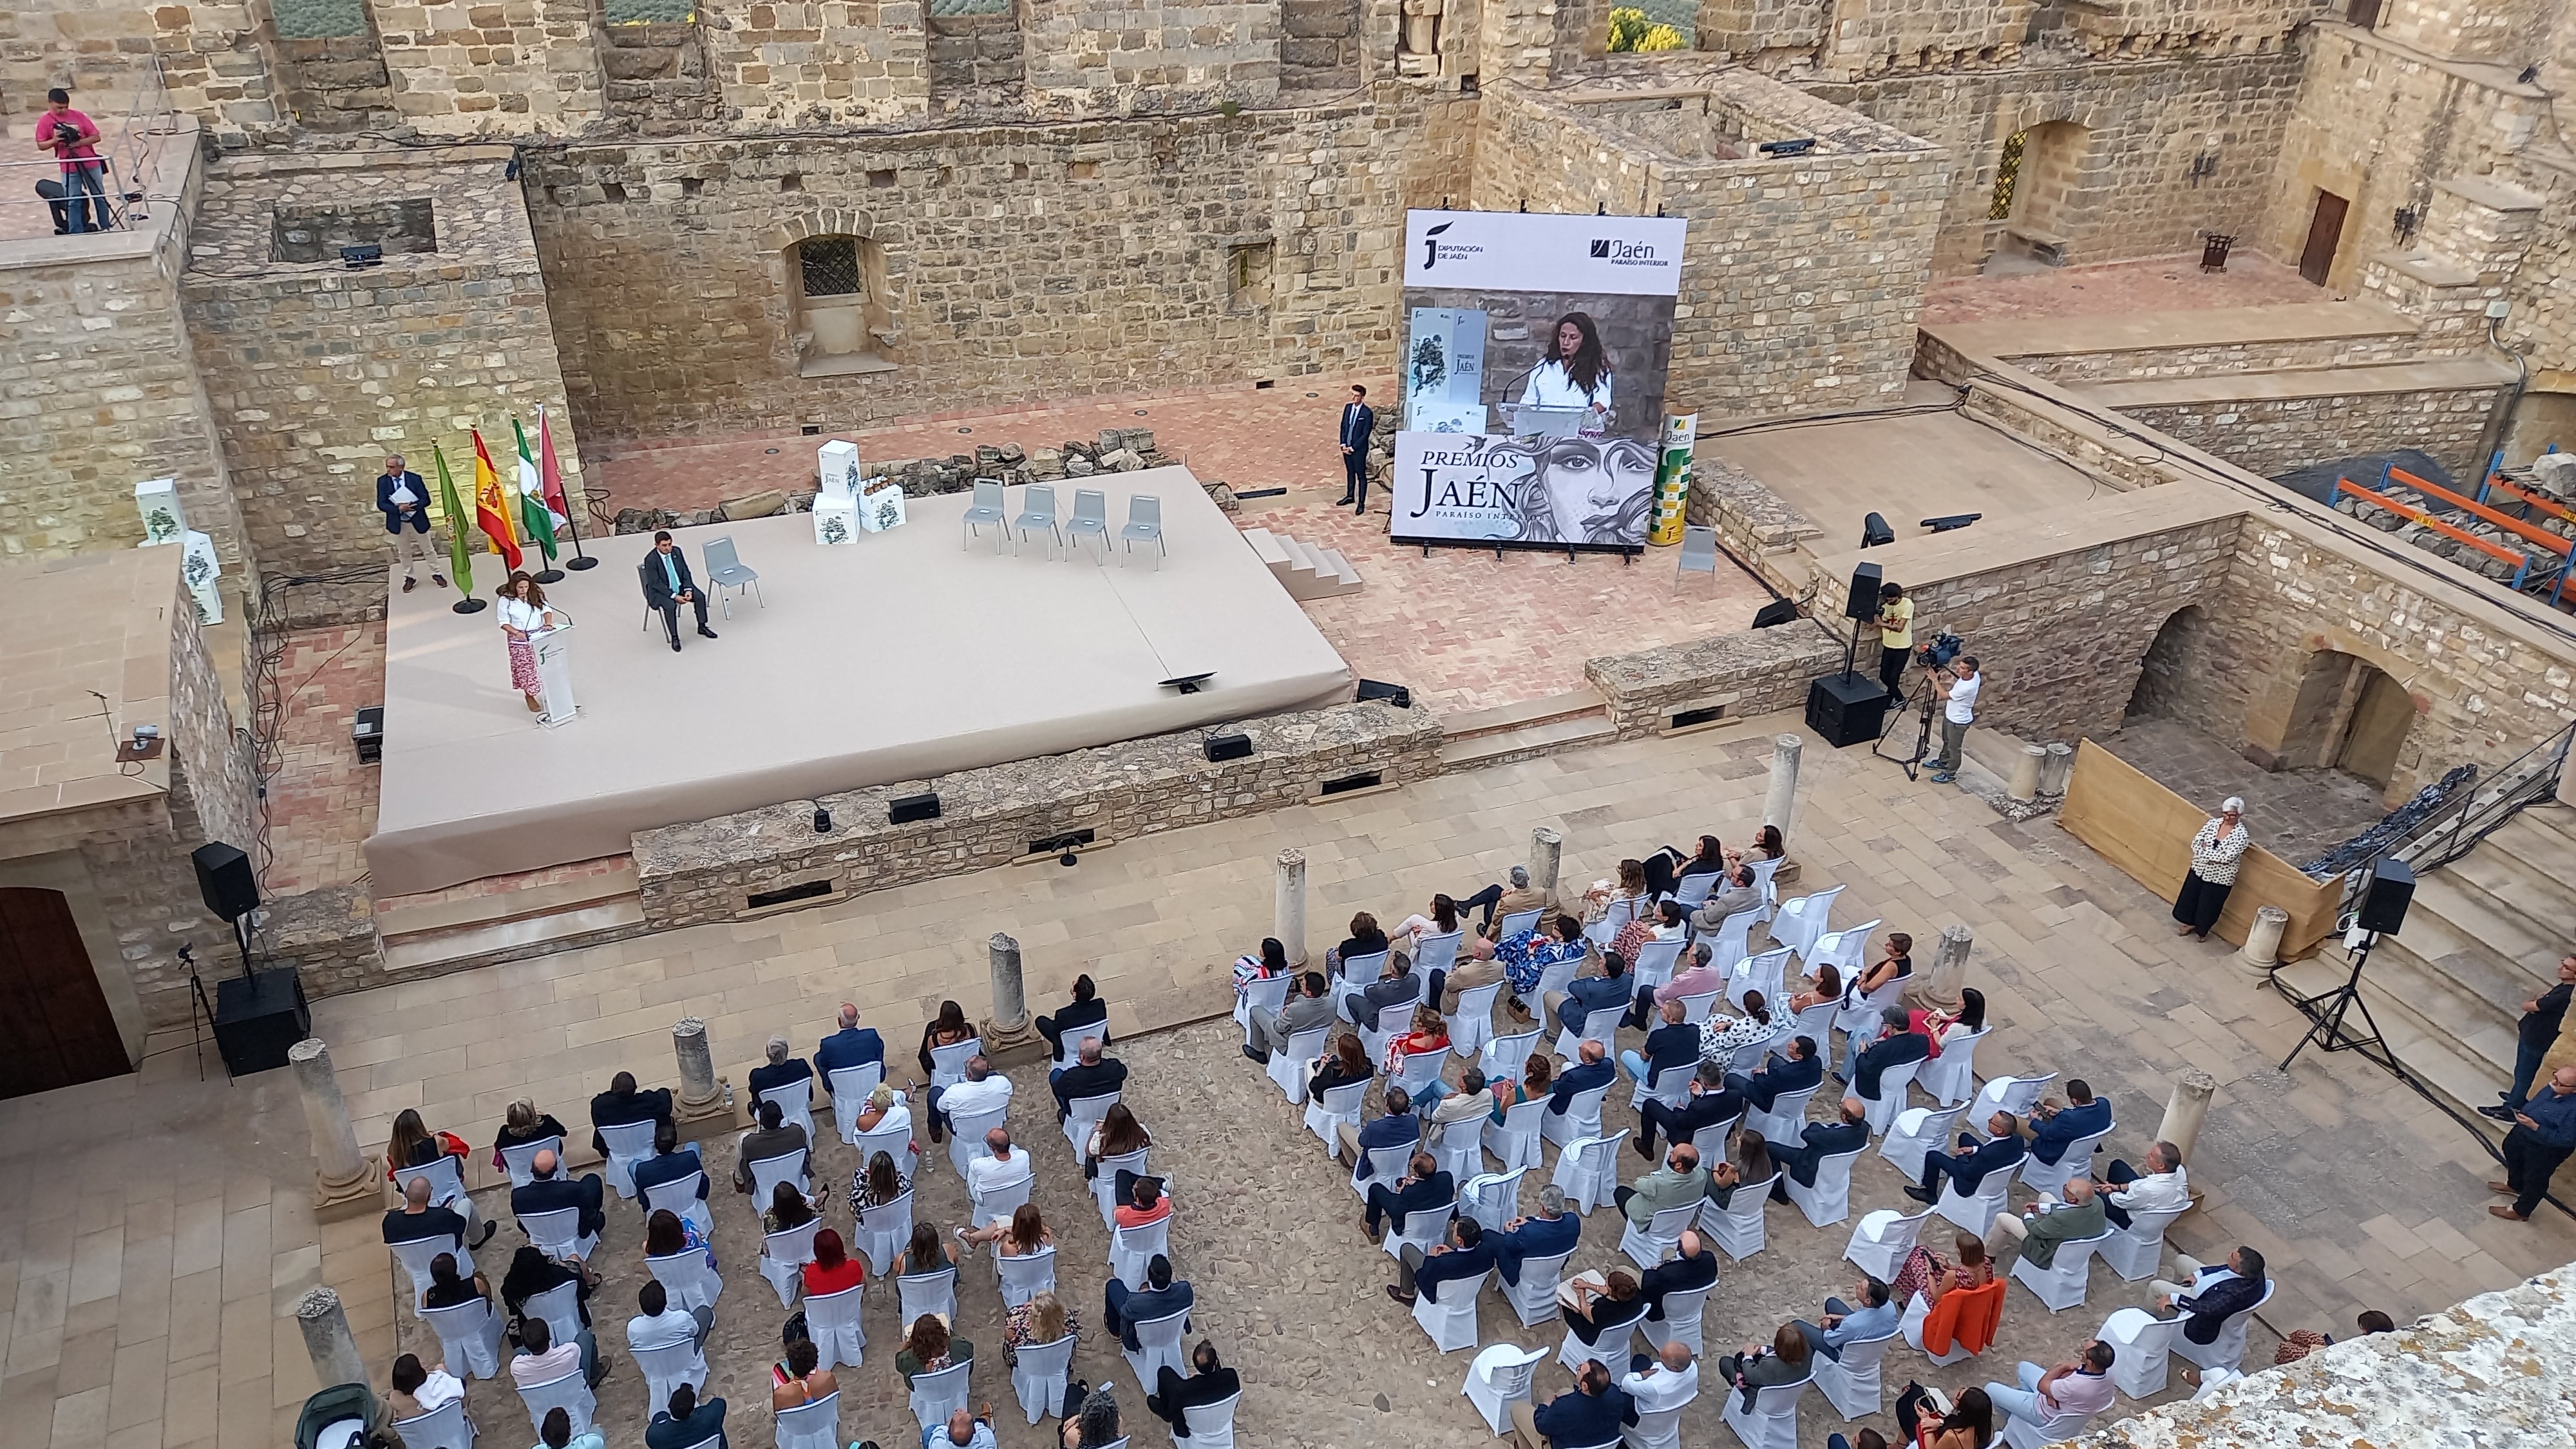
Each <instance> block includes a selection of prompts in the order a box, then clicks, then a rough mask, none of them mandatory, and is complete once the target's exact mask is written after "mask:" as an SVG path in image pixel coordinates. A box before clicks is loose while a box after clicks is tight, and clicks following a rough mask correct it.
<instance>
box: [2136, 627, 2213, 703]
mask: <svg viewBox="0 0 2576 1449" xmlns="http://www.w3.org/2000/svg"><path fill="white" fill-rule="evenodd" d="M2208 626H2209V615H2208V614H2206V613H2204V612H2203V611H2202V610H2201V607H2200V605H2198V604H2185V605H2183V606H2182V607H2181V608H2179V609H2176V610H2174V611H2173V614H2172V615H2171V616H2170V617H2168V618H2167V619H2166V620H2165V622H2164V627H2163V628H2161V629H2158V630H2157V631H2156V638H2155V642H2154V643H2152V644H2149V645H2148V646H2147V652H2146V655H2145V657H2143V658H2141V659H2140V660H2139V661H2138V683H2137V687H2136V688H2134V689H2132V690H2130V691H2129V708H2128V710H2127V712H2126V713H2125V714H2123V715H2122V716H2121V718H2123V719H2124V720H2131V719H2143V718H2146V717H2147V716H2150V715H2155V716H2161V717H2164V718H2168V719H2187V718H2189V717H2190V716H2191V713H2192V711H2191V710H2190V708H2189V707H2187V706H2186V705H2185V703H2184V701H2183V691H2184V688H2185V686H2186V683H2187V681H2188V680H2189V678H2190V675H2189V672H2188V670H2189V666H2190V662H2191V660H2192V659H2193V658H2194V657H2195V656H2197V655H2198V654H2199V652H2200V646H2201V636H2202V634H2203V633H2204V632H2205V631H2206V630H2207V628H2208Z"/></svg>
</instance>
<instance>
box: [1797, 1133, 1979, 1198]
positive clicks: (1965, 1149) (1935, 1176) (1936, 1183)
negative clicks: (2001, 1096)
mask: <svg viewBox="0 0 2576 1449" xmlns="http://www.w3.org/2000/svg"><path fill="white" fill-rule="evenodd" d="M1986 1131H1987V1132H1989V1133H1991V1134H1992V1137H1991V1140H1989V1141H1987V1142H1986V1143H1985V1144H1984V1145H1982V1146H1980V1145H1979V1144H1978V1142H1977V1139H1976V1135H1975V1134H1974V1133H1969V1132H1962V1133H1960V1134H1959V1150H1958V1151H1957V1152H1954V1153H1950V1154H1948V1155H1946V1156H1945V1155H1943V1154H1941V1153H1938V1152H1931V1153H1926V1154H1924V1157H1923V1181H1922V1182H1921V1183H1919V1184H1917V1185H1915V1186H1913V1187H1909V1188H1907V1189H1906V1190H1905V1195H1906V1196H1907V1197H1910V1198H1912V1199H1914V1200H1915V1201H1916V1202H1919V1203H1935V1202H1939V1201H1940V1200H1941V1179H1942V1178H1944V1177H1947V1178H1949V1179H1950V1183H1951V1185H1952V1186H1953V1187H1956V1188H1957V1189H1958V1190H1959V1196H1961V1197H1971V1196H1974V1195H1975V1193H1976V1191H1977V1187H1978V1185H1979V1184H1981V1183H1983V1182H1984V1181H1985V1180H1986V1174H1987V1173H1989V1172H2010V1171H2012V1170H2013V1169H2014V1168H2016V1167H2019V1166H2020V1165H2021V1160H2022V1158H2023V1156H2024V1155H2025V1154H2026V1153H2027V1152H2028V1151H2029V1148H2028V1147H2027V1145H2026V1144H2024V1143H2023V1142H2022V1140H2021V1124H2020V1123H2019V1122H2016V1121H2014V1120H2013V1114H2011V1113H2010V1112H1997V1113H1996V1114H1995V1115H1994V1116H1992V1117H1989V1118H1987V1119H1986ZM1774 1155H1775V1156H1776V1155H1777V1154H1776V1153H1775V1154H1774Z"/></svg>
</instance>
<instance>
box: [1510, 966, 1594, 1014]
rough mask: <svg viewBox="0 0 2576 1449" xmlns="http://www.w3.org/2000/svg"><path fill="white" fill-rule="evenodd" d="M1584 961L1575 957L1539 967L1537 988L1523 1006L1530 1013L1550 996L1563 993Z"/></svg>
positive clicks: (1543, 1003)
mask: <svg viewBox="0 0 2576 1449" xmlns="http://www.w3.org/2000/svg"><path fill="white" fill-rule="evenodd" d="M1584 960H1585V958H1584V957H1581V956H1576V957H1572V958H1570V959H1568V960H1564V961H1551V962H1549V963H1548V964H1546V965H1545V966H1542V967H1540V968H1539V972H1538V988H1537V989H1536V990H1534V991H1532V992H1531V993H1530V999H1529V1001H1528V1002H1527V1003H1525V1004H1526V1005H1527V1006H1528V1007H1529V1008H1530V1010H1532V1011H1536V1010H1538V1009H1539V1008H1540V1007H1541V1006H1543V1005H1545V1004H1546V1003H1547V998H1548V997H1549V996H1550V995H1552V994H1554V993H1556V992H1560V991H1563V990H1564V989H1565V988H1566V987H1567V986H1568V985H1570V984H1572V983H1573V981H1574V978H1575V975H1576V974H1577V973H1578V972H1580V971H1582V969H1583V962H1584Z"/></svg>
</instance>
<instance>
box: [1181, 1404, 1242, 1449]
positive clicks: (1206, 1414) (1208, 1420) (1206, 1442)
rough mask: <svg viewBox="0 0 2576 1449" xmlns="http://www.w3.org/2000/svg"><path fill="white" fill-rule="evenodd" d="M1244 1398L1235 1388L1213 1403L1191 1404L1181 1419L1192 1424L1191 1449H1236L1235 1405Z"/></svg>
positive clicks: (1187, 1406) (1186, 1406)
mask: <svg viewBox="0 0 2576 1449" xmlns="http://www.w3.org/2000/svg"><path fill="white" fill-rule="evenodd" d="M1242 1399H1243V1391H1242V1390H1241V1389H1237V1390H1235V1391H1234V1392H1233V1393H1231V1394H1228V1395H1226V1396H1225V1397H1224V1398H1222V1399H1219V1400H1217V1401H1216V1402H1215V1403H1213V1404H1189V1405H1185V1406H1183V1408H1182V1409H1181V1421H1182V1422H1183V1423H1185V1424H1187V1425H1189V1426H1190V1438H1189V1443H1190V1449H1234V1406H1235V1405H1236V1404H1237V1403H1239V1402H1241V1401H1242Z"/></svg>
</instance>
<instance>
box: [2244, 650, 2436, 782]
mask: <svg viewBox="0 0 2576 1449" xmlns="http://www.w3.org/2000/svg"><path fill="white" fill-rule="evenodd" d="M2414 726H2415V701H2414V700H2413V699H2412V698H2411V697H2409V696H2408V695H2407V693H2406V687H2405V686H2404V685H2402V684H2399V683H2398V682H2397V681H2396V680H2394V679H2392V678H2390V677H2389V676H2388V675H2387V673H2386V672H2384V671H2382V670H2381V669H2380V668H2379V667H2378V666H2376V665H2374V664H2372V663H2371V662H2370V661H2368V660H2366V659H2361V658H2358V657H2356V656H2354V655H2350V654H2343V653H2338V652H2337V651H2335V650H2331V649H2326V650H2320V651H2318V652H2317V653H2315V654H2313V655H2310V656H2309V657H2308V667H2307V672H2306V673H2305V674H2303V675H2302V676H2300V679H2299V693H2298V696H2297V698H2295V699H2294V700H2292V701H2291V704H2290V715H2289V719H2288V721H2287V722H2286V723H2285V724H2284V726H2283V727H2282V730H2281V747H2280V749H2279V750H2278V751H2276V752H2275V753H2274V756H2273V768H2274V769H2281V770H2299V769H2310V768H2322V769H2337V770H2343V771H2346V772H2348V773H2350V774H2354V775H2358V776H2360V777H2361V778H2363V779H2365V780H2368V781H2370V782H2371V783H2372V784H2374V785H2380V786H2385V785H2386V784H2387V783H2388V782H2389V781H2390V780H2391V779H2393V778H2394V777H2395V776H2396V774H2397V753H2398V751H2399V750H2400V749H2401V748H2403V747H2404V745H2405V743H2406V732H2407V731H2408V730H2410V729H2412V728H2414Z"/></svg>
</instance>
